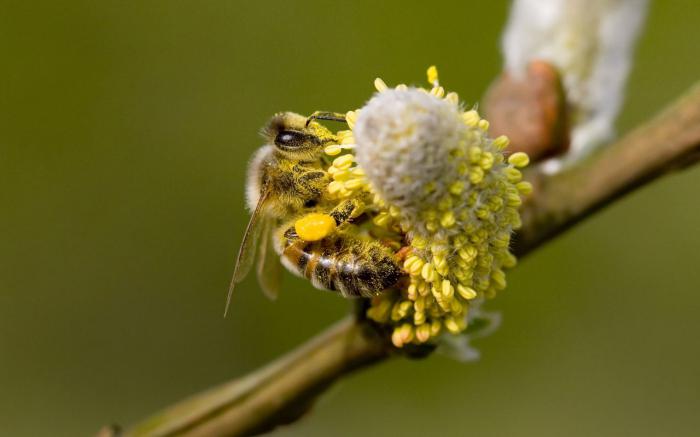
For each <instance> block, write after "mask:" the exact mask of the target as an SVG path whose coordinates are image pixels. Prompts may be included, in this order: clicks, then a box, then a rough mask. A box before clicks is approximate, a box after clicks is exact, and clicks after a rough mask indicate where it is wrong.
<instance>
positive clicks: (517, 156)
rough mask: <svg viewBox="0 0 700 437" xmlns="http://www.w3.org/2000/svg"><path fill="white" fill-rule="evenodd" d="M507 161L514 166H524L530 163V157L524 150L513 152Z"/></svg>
mask: <svg viewBox="0 0 700 437" xmlns="http://www.w3.org/2000/svg"><path fill="white" fill-rule="evenodd" d="M508 162H509V163H510V164H512V165H514V166H515V167H519V168H522V167H525V166H527V165H528V164H529V163H530V158H529V157H528V156H527V154H526V153H524V152H515V153H513V154H512V155H510V156H509V157H508Z"/></svg>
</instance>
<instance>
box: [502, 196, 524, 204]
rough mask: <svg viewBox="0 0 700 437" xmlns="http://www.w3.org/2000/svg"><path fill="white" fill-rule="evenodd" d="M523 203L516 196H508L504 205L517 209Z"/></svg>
mask: <svg viewBox="0 0 700 437" xmlns="http://www.w3.org/2000/svg"><path fill="white" fill-rule="evenodd" d="M522 203H523V201H522V199H521V198H520V196H518V195H517V194H508V196H507V197H506V204H507V205H508V206H513V207H518V206H520V205H522Z"/></svg>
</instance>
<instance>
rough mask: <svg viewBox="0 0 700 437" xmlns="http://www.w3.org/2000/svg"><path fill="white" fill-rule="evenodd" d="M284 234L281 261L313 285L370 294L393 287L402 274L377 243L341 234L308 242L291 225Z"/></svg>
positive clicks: (351, 293) (345, 292)
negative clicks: (299, 236)
mask: <svg viewBox="0 0 700 437" xmlns="http://www.w3.org/2000/svg"><path fill="white" fill-rule="evenodd" d="M284 237H285V238H284V241H283V242H282V244H283V246H284V247H283V248H282V254H281V257H282V263H283V264H284V265H285V266H286V267H287V268H288V269H289V270H290V271H292V272H294V273H297V274H299V275H301V276H303V277H305V278H307V279H309V280H310V281H311V283H312V284H313V285H314V287H316V288H320V289H324V290H330V291H336V292H338V293H340V294H342V295H343V296H345V297H371V296H376V295H378V294H380V293H381V292H382V291H383V290H386V289H387V288H390V287H392V286H394V285H395V284H396V282H397V281H398V280H399V278H400V277H401V268H400V267H399V266H398V264H397V263H396V261H395V260H394V259H393V257H392V256H391V254H390V253H389V251H388V250H387V249H386V248H385V247H383V246H381V245H380V244H378V243H371V242H363V241H360V240H357V239H355V238H353V237H350V236H344V235H342V234H340V235H336V236H332V237H328V238H326V239H323V240H320V241H314V242H307V241H303V240H300V239H299V238H298V237H297V236H296V235H295V232H294V231H293V228H292V229H290V230H288V231H287V232H286V233H285V234H284Z"/></svg>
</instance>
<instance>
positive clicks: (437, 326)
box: [430, 320, 442, 337]
mask: <svg viewBox="0 0 700 437" xmlns="http://www.w3.org/2000/svg"><path fill="white" fill-rule="evenodd" d="M441 330H442V324H441V323H440V321H439V320H435V321H433V323H431V324H430V335H431V336H432V337H435V336H437V335H438V334H439V333H440V331H441Z"/></svg>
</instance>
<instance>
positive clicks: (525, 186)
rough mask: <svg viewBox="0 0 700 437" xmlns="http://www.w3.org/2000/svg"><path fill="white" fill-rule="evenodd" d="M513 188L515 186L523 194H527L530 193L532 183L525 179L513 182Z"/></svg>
mask: <svg viewBox="0 0 700 437" xmlns="http://www.w3.org/2000/svg"><path fill="white" fill-rule="evenodd" d="M515 188H517V189H518V191H520V194H522V195H523V196H529V195H530V194H531V193H532V184H531V183H530V182H527V181H522V182H518V183H517V184H515Z"/></svg>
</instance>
